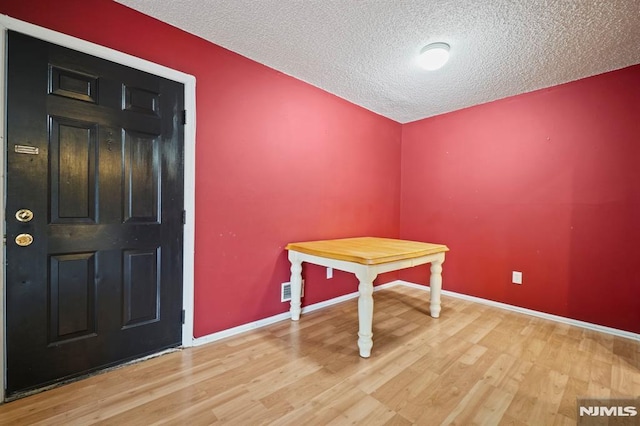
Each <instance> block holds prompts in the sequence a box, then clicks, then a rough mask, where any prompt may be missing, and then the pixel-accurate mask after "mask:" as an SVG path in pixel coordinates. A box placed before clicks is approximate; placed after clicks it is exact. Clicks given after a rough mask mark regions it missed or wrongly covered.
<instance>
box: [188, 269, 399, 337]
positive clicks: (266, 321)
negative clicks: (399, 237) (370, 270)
mask: <svg viewBox="0 0 640 426" xmlns="http://www.w3.org/2000/svg"><path fill="white" fill-rule="evenodd" d="M401 283H402V282H401V281H398V280H396V281H391V282H389V283H386V284H380V285H377V286H375V287H374V288H373V291H379V290H382V289H385V288H389V287H393V286H395V285H399V284H401ZM357 297H358V292H357V291H356V292H353V293H349V294H345V295H344V296H339V297H335V298H333V299H329V300H325V301H322V302H318V303H314V304H313V305H309V306H303V307H302V313H303V314H304V313H308V312H313V311H317V310H319V309H324V308H326V307H329V306H331V305H336V304H338V303H342V302H346V301H347V300H351V299H355V298H357ZM286 319H291V314H290V313H289V312H283V313H281V314H278V315H274V316H271V317H268V318H263V319H261V320H258V321H253V322H250V323H247V324H242V325H239V326H237V327H233V328H228V329H226V330H222V331H218V332H216V333H212V334H208V335H206V336H202V337H197V338H194V339H193V343H192V346H200V345H205V344H207V343H211V342H215V341H218V340H220V339H226V338H227V337H231V336H235V335H237V334H240V333H244V332H246V331H250V330H255V329H257V328H261V327H265V326H267V325H271V324H273V323H276V322H279V321H283V320H286Z"/></svg>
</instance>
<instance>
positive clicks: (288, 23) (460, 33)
mask: <svg viewBox="0 0 640 426" xmlns="http://www.w3.org/2000/svg"><path fill="white" fill-rule="evenodd" d="M117 1H118V2H120V3H122V4H125V5H127V6H129V7H132V8H134V9H136V10H139V11H140V12H142V13H145V14H147V15H151V16H153V17H155V18H157V19H160V20H162V21H165V22H167V23H169V24H172V25H174V26H176V27H178V28H181V29H183V30H185V31H188V32H190V33H193V34H196V35H198V36H200V37H202V38H204V39H207V40H209V41H211V42H213V43H216V44H218V45H220V46H223V47H225V48H227V49H229V50H232V51H234V52H237V53H239V54H241V55H243V56H246V57H248V58H251V59H253V60H255V61H257V62H260V63H262V64H265V65H267V66H269V67H271V68H275V69H277V70H279V71H281V72H283V73H286V74H289V75H292V76H294V77H296V78H298V79H300V80H303V81H306V82H308V83H310V84H313V85H315V86H317V87H320V88H322V89H324V90H326V91H328V92H331V93H333V94H335V95H337V96H340V97H342V98H345V99H347V100H349V101H351V102H353V103H355V104H358V105H361V106H363V107H365V108H367V109H369V110H371V111H374V112H377V113H379V114H381V115H384V116H386V117H389V118H391V119H393V120H396V121H398V122H401V123H406V122H410V121H414V120H418V119H421V118H425V117H430V116H434V115H437V114H441V113H444V112H448V111H453V110H457V109H460V108H464V107H468V106H471V105H476V104H480V103H484V102H488V101H492V100H495V99H500V98H504V97H507V96H511V95H515V94H519V93H524V92H529V91H532V90H536V89H540V88H544V87H549V86H553V85H556V84H559V83H564V82H568V81H572V80H577V79H580V78H583V77H587V76H591V75H595V74H600V73H603V72H606V71H611V70H615V69H619V68H624V67H626V66H629V65H633V64H638V63H640V0H413V1H409V0H117ZM436 41H442V42H446V43H449V44H450V45H451V58H450V60H449V62H448V63H447V64H446V65H445V66H444V67H443V68H442V69H440V70H438V71H431V72H428V71H423V70H421V69H419V68H418V67H417V65H416V62H415V57H416V55H417V54H418V53H419V51H420V49H421V48H422V47H423V46H425V45H426V44H428V43H431V42H436Z"/></svg>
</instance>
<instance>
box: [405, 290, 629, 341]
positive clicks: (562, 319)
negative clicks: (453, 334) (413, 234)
mask: <svg viewBox="0 0 640 426" xmlns="http://www.w3.org/2000/svg"><path fill="white" fill-rule="evenodd" d="M396 285H404V286H406V287H411V288H417V289H419V290H424V291H429V287H427V286H424V285H421V284H415V283H412V282H408V281H402V280H398V281H397V282H396ZM442 294H443V295H446V296H451V297H455V298H458V299H463V300H468V301H470V302H475V303H481V304H483V305H488V306H493V307H495V308H500V309H505V310H507V311H512V312H518V313H520V314H525V315H531V316H533V317H537V318H543V319H546V320H550V321H555V322H559V323H562V324H568V325H573V326H576V327H581V328H586V329H588V330H593V331H599V332H601V333H606V334H612V335H614V336H618V337H623V338H625V339H631V340H637V341H640V334H637V333H632V332H630V331H625V330H619V329H617V328H612V327H606V326H604V325H598V324H593V323H590V322H585V321H580V320H576V319H572V318H567V317H561V316H559V315H553V314H547V313H545V312H540V311H534V310H533V309H527V308H521V307H519V306H514V305H508V304H506V303H502V302H495V301H493V300H488V299H482V298H480V297H475V296H469V295H466V294H462V293H456V292H453V291H448V290H442Z"/></svg>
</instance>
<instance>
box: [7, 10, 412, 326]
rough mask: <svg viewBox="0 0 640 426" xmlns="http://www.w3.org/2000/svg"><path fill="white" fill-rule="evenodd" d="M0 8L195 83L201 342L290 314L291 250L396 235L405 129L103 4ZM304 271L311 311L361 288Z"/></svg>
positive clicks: (345, 278) (340, 277)
mask: <svg viewBox="0 0 640 426" xmlns="http://www.w3.org/2000/svg"><path fill="white" fill-rule="evenodd" d="M0 13H2V14H6V15H9V16H12V17H14V18H18V19H21V20H24V21H28V22H31V23H34V24H37V25H40V26H43V27H47V28H50V29H53V30H56V31H60V32H63V33H66V34H70V35H73V36H75V37H79V38H82V39H85V40H89V41H92V42H94V43H98V44H101V45H104V46H107V47H111V48H114V49H117V50H120V51H123V52H126V53H129V54H132V55H135V56H138V57H141V58H144V59H147V60H150V61H153V62H156V63H159V64H162V65H165V66H168V67H171V68H174V69H177V70H180V71H183V72H186V73H189V74H192V75H194V76H195V77H196V80H197V82H196V88H197V93H196V97H197V101H196V102H197V123H198V125H197V145H196V156H197V159H196V258H195V335H196V336H202V335H206V334H209V333H213V332H216V331H219V330H223V329H227V328H230V327H233V326H236V325H240V324H244V323H247V322H251V321H254V320H257V319H262V318H265V317H268V316H271V315H274V314H278V313H281V312H285V311H286V310H287V309H288V305H287V304H284V303H281V302H280V299H279V296H280V283H282V282H285V281H288V280H289V263H288V261H287V259H286V253H285V251H284V246H285V245H286V243H288V242H291V241H304V240H313V239H325V238H337V237H348V236H357V235H376V236H386V237H397V236H398V232H399V200H400V198H399V197H400V194H399V190H400V182H399V179H400V169H399V167H400V137H401V125H400V124H398V123H396V122H394V121H391V120H388V119H386V118H383V117H381V116H378V115H376V114H374V113H372V112H370V111H367V110H364V109H363V108H360V107H357V106H355V105H353V104H351V103H349V102H346V101H344V100H342V99H340V98H337V97H335V96H333V95H330V94H328V93H326V92H324V91H322V90H319V89H317V88H315V87H312V86H310V85H308V84H306V83H303V82H301V81H298V80H296V79H294V78H291V77H288V76H286V75H284V74H282V73H279V72H277V71H274V70H272V69H270V68H267V67H265V66H262V65H260V64H258V63H255V62H253V61H250V60H248V59H246V58H244V57H241V56H239V55H237V54H234V53H232V52H229V51H227V50H225V49H223V48H221V47H218V46H216V45H214V44H211V43H208V42H206V41H204V40H202V39H199V38H197V37H194V36H192V35H190V34H187V33H185V32H183V31H180V30H178V29H176V28H173V27H171V26H169V25H167V24H164V23H161V22H159V21H157V20H155V19H152V18H149V17H147V16H144V15H142V14H140V13H138V12H135V11H133V10H131V9H128V8H126V7H124V6H122V5H119V4H117V3H115V2H112V1H110V0H92V1H86V0H57V1H55V2H44V1H41V0H20V1H12V2H2V3H0ZM305 273H306V279H307V281H308V282H309V285H308V286H307V287H306V297H305V301H304V303H305V304H310V303H315V302H318V301H322V300H326V299H329V298H332V297H336V296H339V295H342V294H345V293H349V292H353V291H356V289H357V287H356V279H355V277H353V276H352V275H348V274H343V273H336V274H335V276H334V278H333V279H332V280H330V281H327V280H325V278H324V270H323V269H321V268H319V267H313V266H310V267H307V268H306V271H305ZM381 278H382V281H384V280H385V277H381ZM391 278H392V277H391ZM388 279H390V278H388V277H387V279H386V280H388Z"/></svg>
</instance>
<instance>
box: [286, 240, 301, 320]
mask: <svg viewBox="0 0 640 426" xmlns="http://www.w3.org/2000/svg"><path fill="white" fill-rule="evenodd" d="M289 262H291V279H290V281H289V282H290V283H291V308H290V309H289V312H291V319H292V320H293V321H298V320H299V319H300V312H301V311H302V309H301V308H300V306H301V302H300V294H301V293H302V261H301V260H300V259H298V257H297V256H296V252H294V251H289Z"/></svg>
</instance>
